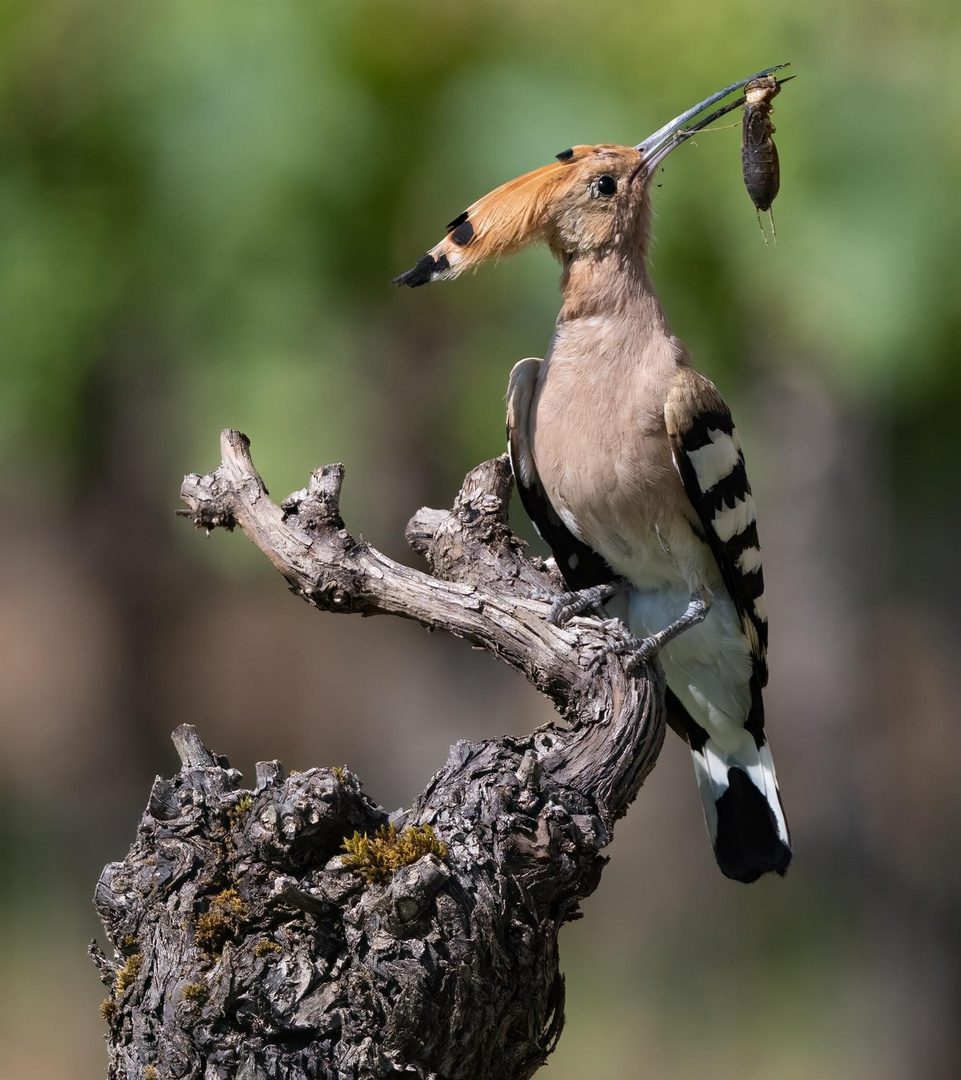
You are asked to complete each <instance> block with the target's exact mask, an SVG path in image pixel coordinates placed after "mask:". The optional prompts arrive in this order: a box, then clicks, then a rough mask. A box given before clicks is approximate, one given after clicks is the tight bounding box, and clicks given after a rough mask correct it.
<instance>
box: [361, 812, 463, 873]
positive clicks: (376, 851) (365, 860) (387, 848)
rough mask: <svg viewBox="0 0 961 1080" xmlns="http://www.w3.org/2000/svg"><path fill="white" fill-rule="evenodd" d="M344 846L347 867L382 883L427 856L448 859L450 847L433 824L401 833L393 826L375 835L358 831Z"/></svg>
mask: <svg viewBox="0 0 961 1080" xmlns="http://www.w3.org/2000/svg"><path fill="white" fill-rule="evenodd" d="M343 847H344V852H345V855H344V856H343V863H344V866H346V867H347V868H348V869H349V870H353V872H354V873H355V874H360V875H361V876H362V877H364V878H366V879H367V881H370V882H379V883H384V882H387V881H390V879H391V877H392V876H393V874H394V871H395V870H399V869H400V867H402V866H408V865H409V864H410V863H414V862H417V860H418V859H421V858H423V857H424V856H425V855H436V856H437V857H438V858H439V859H444V858H446V857H447V845H446V844H445V843H443V842H442V841H441V840H438V839H437V836H436V835H435V833H434V830H433V829H432V828H431V826H430V825H410V826H408V827H407V828H406V829H403V830H402V831H401V832H398V831H397V829H396V828H395V827H394V826H393V825H382V826H381V827H380V828H379V829H378V830H377V832H375V833H374V835H373V836H367V835H366V834H365V833H359V832H355V833H354V835H353V836H352V837H351V838H350V839H349V840H345V841H344V845H343Z"/></svg>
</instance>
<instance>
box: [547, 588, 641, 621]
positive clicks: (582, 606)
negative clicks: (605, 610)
mask: <svg viewBox="0 0 961 1080" xmlns="http://www.w3.org/2000/svg"><path fill="white" fill-rule="evenodd" d="M625 588H627V584H626V582H623V581H613V582H611V583H610V584H608V585H595V586H594V587H593V588H592V589H578V590H577V591H576V592H566V593H561V595H560V596H558V597H556V599H555V600H554V602H553V603H552V604H551V610H550V612H549V613H548V616H547V621H548V622H550V623H553V624H554V626H563V625H564V623H566V622H570V620H571V619H573V618H574V616H575V615H580V614H581V612H582V611H587V610H588V608H594V607H598V606H599V605H600V604H602V603H603V602H604V601H605V600H607V599H609V598H610V597H612V596H614V595H616V594H617V593H619V592H621V591H622V590H623V589H625Z"/></svg>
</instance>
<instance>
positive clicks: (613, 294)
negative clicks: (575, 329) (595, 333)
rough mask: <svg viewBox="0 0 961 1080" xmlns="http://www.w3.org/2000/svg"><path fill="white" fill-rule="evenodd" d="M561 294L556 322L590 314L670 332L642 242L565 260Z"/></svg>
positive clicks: (563, 321)
mask: <svg viewBox="0 0 961 1080" xmlns="http://www.w3.org/2000/svg"><path fill="white" fill-rule="evenodd" d="M561 293H562V294H563V297H564V306H563V307H562V308H561V312H560V315H559V316H558V318H557V322H558V325H561V324H563V323H566V322H570V321H572V320H575V319H583V318H587V317H590V316H602V317H609V318H610V317H614V318H617V317H623V318H628V319H632V320H634V319H640V320H642V321H645V322H648V323H649V324H650V326H651V329H652V330H663V331H664V332H667V333H670V330H669V327H668V324H667V318H666V316H665V315H664V310H663V308H662V307H661V302H660V300H659V299H658V296H657V293H656V292H655V291H654V286H653V284H652V282H651V279H650V275H649V274H648V272H647V264H646V260H645V256H644V249H643V247H642V246H641V245H638V246H637V247H636V248H633V249H631V250H624V249H620V250H618V249H614V250H609V251H607V252H604V253H602V254H592V255H588V256H581V257H579V258H574V259H570V260H568V261H565V263H564V269H563V273H562V274H561Z"/></svg>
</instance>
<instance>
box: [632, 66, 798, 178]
mask: <svg viewBox="0 0 961 1080" xmlns="http://www.w3.org/2000/svg"><path fill="white" fill-rule="evenodd" d="M790 66H791V65H790V64H777V65H775V66H774V67H769V68H765V69H764V71H756V72H755V73H754V74H753V75H748V77H747V78H746V79H740V80H739V81H738V82H736V83H731V85H730V86H726V87H725V88H724V89H723V90H718V91H717V93H716V94H711V96H710V97H708V98H705V99H704V100H703V101H701V102H699V103H698V104H697V105H694V106H693V107H692V108H690V109H687V110H686V111H685V112H682V113H681V115H680V116H675V117H674V119H673V120H671V121H670V122H669V123H667V124H665V125H664V127H662V128H658V129H657V131H655V132H654V134H653V135H648V137H647V138H646V139H645V140H644V141H643V142H639V143H638V144H637V147H636V149H638V150H640V151H641V154H642V155H643V160H642V164H641V167H640V169H639V170H638V175H640V176H644V177H649V176H651V174H652V173H653V172H654V170H655V169H656V168H657V167H658V165H660V163H661V162H662V161H663V160H664V159H665V158H666V157H667V155H668V154H669V153H670V152H671V151H672V150H675V149H676V148H677V147H678V146H680V145H681V143H682V142H684V141H685V140H687V139H689V138H690V137H691V136H692V135H694V134H696V133H697V132H698V131H700V130H701V129H702V128H705V127H707V125H708V124H713V123H714V121H715V120H717V119H718V118H719V117H721V116H724V115H725V114H726V113H729V112H731V111H732V110H733V109H737V108H740V106H741V105H743V104H744V97H743V95H742V96H741V97H739V98H738V99H737V100H736V101H731V102H728V104H726V105H723V106H722V107H721V108H720V109H715V110H714V112H712V113H711V115H710V116H706V117H704V118H703V119H702V120H699V121H698V122H697V123H696V124H691V126H690V127H685V126H684V125H685V124H687V123H688V122H689V121H690V120H693V119H694V118H695V117H697V116H700V114H701V113H703V112H704V111H705V109H709V108H710V107H711V106H712V105H716V104H717V103H718V102H719V101H721V100H722V99H724V98H726V97H727V96H728V94H733V93H734V91H735V90H740V89H741V87H742V86H746V85H747V84H748V83H749V82H751V80H752V79H759V78H760V77H761V76H762V75H770V74H771V73H772V72H774V71H780V70H781V68H786V67H790ZM782 81H786V80H782Z"/></svg>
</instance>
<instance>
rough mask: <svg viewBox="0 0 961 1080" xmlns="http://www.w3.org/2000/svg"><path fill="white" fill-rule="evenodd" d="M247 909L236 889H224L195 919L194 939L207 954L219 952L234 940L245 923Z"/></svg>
mask: <svg viewBox="0 0 961 1080" xmlns="http://www.w3.org/2000/svg"><path fill="white" fill-rule="evenodd" d="M248 914H249V908H248V907H247V905H246V904H245V903H244V902H243V900H242V899H241V898H240V894H239V893H238V892H237V890H236V889H224V891H223V892H221V893H218V894H217V895H216V896H215V897H214V898H213V899H212V900H211V901H210V906H209V907H208V908H207V910H206V911H205V912H204V913H203V915H200V916H198V917H197V921H196V924H195V926H194V938H195V939H196V941H197V944H198V945H199V946H200V947H201V949H203V950H204V952H208V953H216V952H220V951H221V950H222V949H223V947H224V944H225V942H226V941H227V940H228V939H230V938H236V937H237V935H238V934H239V932H240V930H241V929H242V928H243V925H244V923H245V922H246V921H247V915H248Z"/></svg>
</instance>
